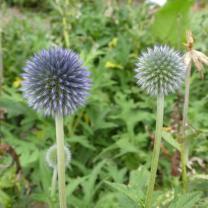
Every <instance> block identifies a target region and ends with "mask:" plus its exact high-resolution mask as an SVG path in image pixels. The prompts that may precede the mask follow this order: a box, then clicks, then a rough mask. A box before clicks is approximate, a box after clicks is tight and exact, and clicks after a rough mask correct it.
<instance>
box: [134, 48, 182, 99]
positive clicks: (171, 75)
mask: <svg viewBox="0 0 208 208" xmlns="http://www.w3.org/2000/svg"><path fill="white" fill-rule="evenodd" d="M136 66H137V68H136V69H135V71H136V79H137V84H138V85H139V86H140V87H141V88H142V89H144V90H145V91H146V92H147V93H148V94H150V95H155V96H157V95H167V94H169V93H171V92H174V91H175V90H177V89H178V88H179V87H180V86H181V84H182V82H183V80H184V78H185V72H186V65H185V64H184V61H183V58H182V57H181V55H180V54H179V53H178V52H176V51H175V50H173V49H172V48H170V47H168V46H155V47H153V48H150V49H148V50H147V52H144V53H142V55H141V57H139V59H138V62H137V64H136Z"/></svg>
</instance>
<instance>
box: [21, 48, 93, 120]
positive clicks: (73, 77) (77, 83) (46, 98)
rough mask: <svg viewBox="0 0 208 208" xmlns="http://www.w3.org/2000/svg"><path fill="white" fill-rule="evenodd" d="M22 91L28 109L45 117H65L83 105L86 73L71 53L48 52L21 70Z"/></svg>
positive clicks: (37, 56) (74, 54)
mask: <svg viewBox="0 0 208 208" xmlns="http://www.w3.org/2000/svg"><path fill="white" fill-rule="evenodd" d="M24 72H25V73H23V74H22V77H23V79H24V81H23V83H22V91H23V95H24V97H25V98H26V99H27V101H28V103H29V105H30V106H31V107H33V108H34V109H35V110H37V111H38V112H42V113H43V114H45V115H51V116H56V115H69V114H72V113H73V112H74V111H75V110H76V109H77V108H78V107H79V106H82V105H84V104H85V101H86V98H87V96H88V91H89V89H90V83H91V81H90V78H89V75H90V72H89V71H88V70H87V68H86V67H85V66H83V62H82V61H81V60H80V57H79V56H78V55H77V54H76V53H74V52H73V51H71V50H67V49H63V48H58V47H57V48H51V49H49V50H42V51H41V52H40V53H37V54H35V55H34V57H32V58H31V59H30V60H29V61H28V62H27V65H26V66H25V67H24Z"/></svg>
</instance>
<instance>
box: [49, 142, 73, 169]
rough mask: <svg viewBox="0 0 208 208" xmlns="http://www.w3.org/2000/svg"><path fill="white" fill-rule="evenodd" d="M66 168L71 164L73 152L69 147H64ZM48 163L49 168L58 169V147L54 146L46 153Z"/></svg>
mask: <svg viewBox="0 0 208 208" xmlns="http://www.w3.org/2000/svg"><path fill="white" fill-rule="evenodd" d="M64 155H65V166H66V167H67V166H68V165H69V164H70V162H71V151H70V149H69V148H68V147H66V146H64ZM46 162H47V163H48V166H49V167H51V168H53V169H55V168H57V145H56V144H54V145H53V146H51V147H50V148H49V149H48V150H47V152H46Z"/></svg>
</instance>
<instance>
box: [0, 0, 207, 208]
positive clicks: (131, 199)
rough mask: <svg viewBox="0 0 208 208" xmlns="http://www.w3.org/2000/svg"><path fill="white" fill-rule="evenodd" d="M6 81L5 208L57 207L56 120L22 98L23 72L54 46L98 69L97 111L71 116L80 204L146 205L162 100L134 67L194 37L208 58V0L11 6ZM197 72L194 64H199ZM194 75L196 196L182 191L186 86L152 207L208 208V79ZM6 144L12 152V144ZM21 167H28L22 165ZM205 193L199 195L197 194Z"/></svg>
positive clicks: (1, 107) (33, 0)
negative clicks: (51, 163) (49, 153)
mask: <svg viewBox="0 0 208 208" xmlns="http://www.w3.org/2000/svg"><path fill="white" fill-rule="evenodd" d="M0 8H1V11H0V12H1V15H2V18H1V27H2V28H1V30H2V48H1V49H0V50H1V51H2V54H3V70H4V82H3V86H2V89H1V96H0V125H1V126H0V138H1V141H0V160H1V162H0V163H1V165H0V207H1V206H2V207H5V208H9V207H14V208H23V207H31V208H37V207H39V208H40V207H41V208H43V207H52V205H53V206H54V207H57V206H58V205H57V204H56V203H57V200H56V199H53V200H51V197H50V184H51V180H50V179H51V175H52V173H51V171H50V169H49V168H48V167H47V165H46V162H45V159H44V158H45V150H46V149H48V148H49V147H50V146H51V145H52V144H53V143H54V140H55V131H54V128H53V121H52V120H51V119H49V118H47V119H45V118H43V117H42V116H41V115H37V114H36V113H35V112H34V111H33V110H31V109H30V108H29V107H28V106H27V105H26V103H25V100H23V98H22V95H21V93H20V87H21V79H20V73H22V67H23V66H24V64H25V60H26V59H27V58H29V57H30V56H31V55H32V54H33V53H34V52H37V51H39V50H41V49H42V48H48V47H49V46H53V45H55V44H57V45H60V46H64V47H70V48H72V49H73V50H75V51H77V52H78V53H80V54H81V56H82V58H83V59H84V61H85V64H86V65H87V66H88V67H89V69H90V70H91V72H92V79H93V89H92V90H91V97H90V98H89V101H88V105H87V107H86V108H84V109H80V110H79V112H78V114H76V115H75V116H73V117H70V118H67V119H66V120H65V133H66V136H65V140H66V142H67V143H68V144H69V145H70V147H71V151H72V154H73V161H72V164H71V170H68V171H67V194H68V195H70V196H71V197H70V201H69V202H68V203H69V204H70V207H72V208H92V207H96V208H118V207H119V208H121V207H125V208H126V207H128V208H131V207H132V208H135V207H143V206H144V205H143V204H144V198H145V192H144V191H145V188H146V183H147V181H146V180H147V177H148V174H149V173H148V169H149V166H150V152H152V147H153V141H154V128H155V120H154V118H155V116H154V114H155V100H154V98H151V97H149V96H147V95H146V94H145V93H143V92H142V90H141V89H138V87H137V86H136V84H135V80H134V78H133V76H134V72H133V69H134V68H135V66H134V63H135V61H136V59H137V57H138V55H139V54H140V52H141V51H143V50H144V49H145V48H146V47H148V46H152V45H153V44H154V43H166V44H169V45H170V46H172V47H175V48H176V49H178V50H181V51H185V47H184V44H183V43H185V32H186V30H187V29H190V30H192V31H193V35H194V37H195V49H197V50H199V51H202V52H203V53H205V54H208V47H207V45H208V4H207V2H206V1H203V0H201V1H194V0H184V1H180V0H169V1H167V3H166V4H165V5H164V6H163V7H159V6H158V5H156V4H150V3H146V2H144V1H139V0H138V1H136V0H128V1H127V0H123V1H116V0H108V1H105V0H95V1H90V0H83V1H81V0H80V1H79V0H77V1H72V0H57V1H51V0H45V1H37V0H3V1H1V3H0ZM193 67H194V66H193ZM206 70H207V67H206V66H205V68H204V72H205V73H204V79H203V80H201V78H200V75H199V74H198V73H193V75H192V77H191V89H190V90H191V94H190V107H189V124H190V128H189V130H188V139H189V140H190V147H189V151H190V152H189V155H190V157H189V161H188V164H189V165H188V174H189V178H190V190H189V192H190V193H187V194H185V195H181V196H180V193H181V191H182V190H181V186H180V181H181V178H180V161H179V160H180V157H179V153H178V152H179V151H178V148H179V147H178V143H177V141H176V140H177V136H178V128H179V126H180V124H181V111H182V105H183V92H184V91H183V90H181V91H180V92H178V93H177V95H171V96H168V97H167V101H166V108H165V109H166V110H165V111H166V115H169V118H171V119H168V116H167V117H166V119H165V121H164V125H165V127H164V129H163V130H164V131H163V141H162V146H161V150H162V151H161V156H160V161H159V169H158V173H157V174H158V180H157V182H156V183H157V184H156V189H157V191H156V192H155V196H154V197H155V200H154V203H155V204H154V206H153V207H164V208H166V207H169V208H181V207H183V208H184V207H185V208H186V207H187V208H189V207H201V208H206V207H208V175H207V174H208V172H207V170H208V154H207V152H208V139H207V135H208V116H206V114H207V113H208V111H207V109H208V97H207V91H208V77H207V72H206ZM5 145H6V146H5ZM18 164H19V165H18ZM196 191H197V192H196Z"/></svg>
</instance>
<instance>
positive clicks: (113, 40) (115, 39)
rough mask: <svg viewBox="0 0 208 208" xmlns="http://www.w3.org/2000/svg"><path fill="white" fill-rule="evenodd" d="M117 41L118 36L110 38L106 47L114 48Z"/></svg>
mask: <svg viewBox="0 0 208 208" xmlns="http://www.w3.org/2000/svg"><path fill="white" fill-rule="evenodd" d="M117 43H118V38H116V37H115V38H113V39H112V40H111V42H110V43H109V44H108V47H109V48H115V47H116V46H117Z"/></svg>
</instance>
